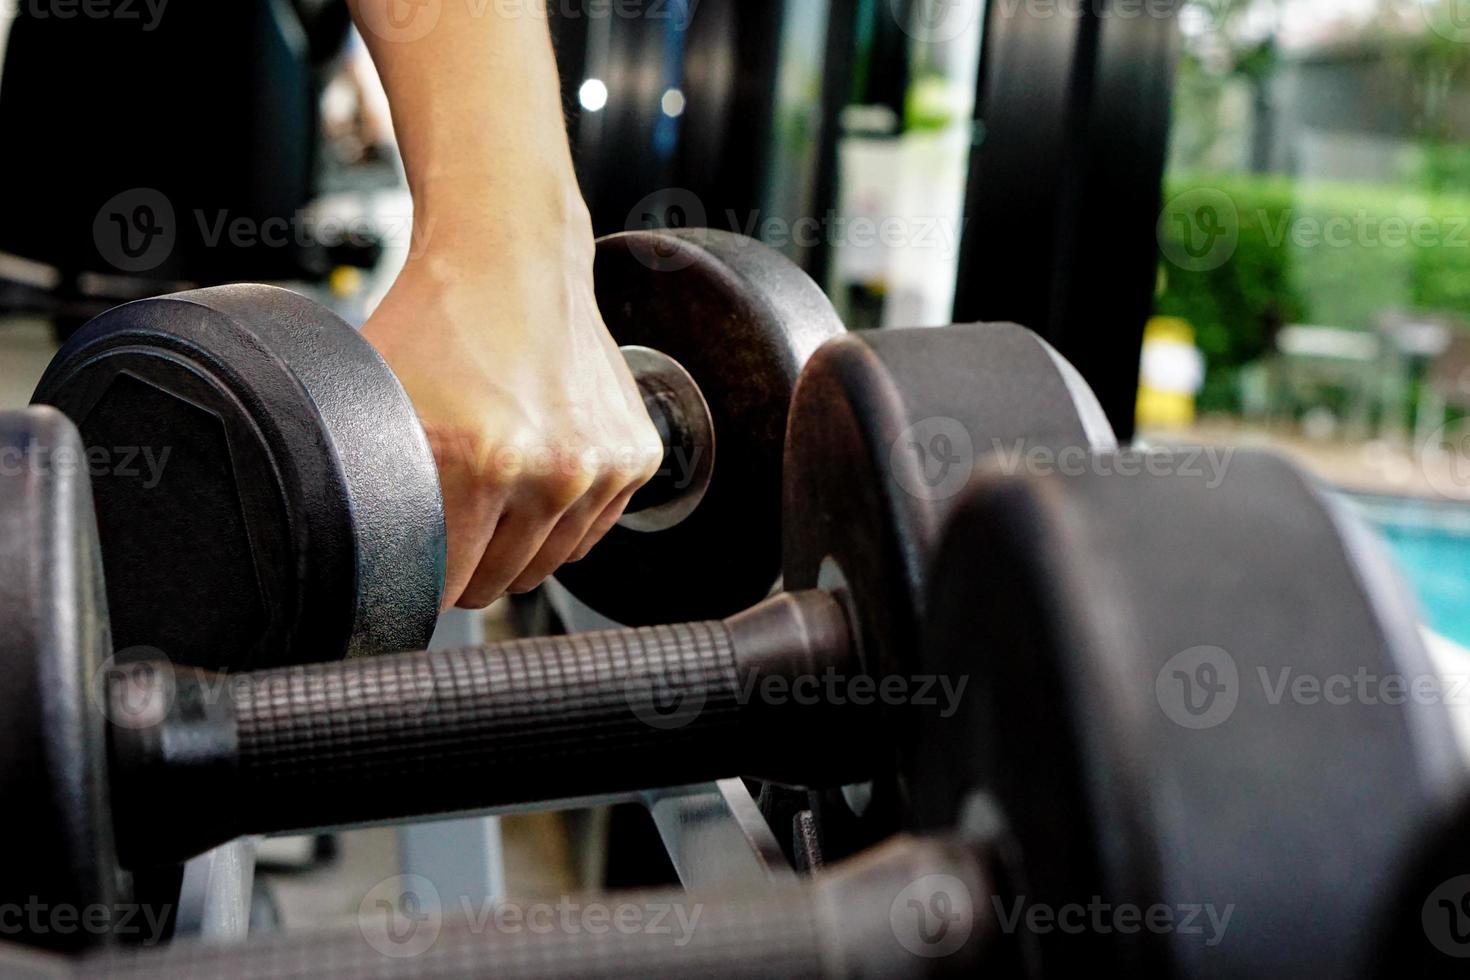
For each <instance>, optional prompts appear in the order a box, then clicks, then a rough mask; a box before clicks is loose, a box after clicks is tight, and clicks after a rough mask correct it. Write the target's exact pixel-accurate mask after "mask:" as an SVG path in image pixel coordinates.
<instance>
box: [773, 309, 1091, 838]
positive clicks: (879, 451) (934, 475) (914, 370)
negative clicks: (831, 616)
mask: <svg viewBox="0 0 1470 980" xmlns="http://www.w3.org/2000/svg"><path fill="white" fill-rule="evenodd" d="M1115 445H1116V444H1115V442H1114V437H1113V433H1112V429H1111V428H1110V427H1109V426H1108V422H1107V419H1106V417H1105V416H1104V415H1103V413H1102V409H1101V408H1100V407H1099V406H1098V404H1097V400H1096V399H1095V398H1094V397H1093V395H1092V393H1091V391H1090V390H1089V389H1088V388H1087V385H1086V383H1085V382H1084V381H1083V380H1082V378H1081V377H1080V376H1079V375H1078V374H1077V373H1076V371H1075V370H1073V368H1072V367H1071V365H1069V364H1067V362H1066V361H1065V360H1063V359H1062V358H1061V356H1060V355H1058V354H1057V353H1056V351H1054V350H1053V349H1052V348H1051V347H1050V345H1048V344H1047V343H1046V342H1045V341H1044V340H1042V339H1041V338H1040V337H1038V336H1036V335H1035V334H1033V333H1031V332H1030V331H1028V330H1025V329H1024V328H1022V327H1018V326H1015V325H1014V324H975V325H967V326H954V327H946V328H942V329H920V330H884V331H877V332H868V333H853V334H849V335H847V336H846V337H843V338H842V339H840V340H836V341H833V342H832V343H830V344H828V345H827V346H825V347H824V348H822V350H820V351H819V352H818V353H817V355H816V356H815V357H814V358H813V359H812V361H811V363H810V364H809V365H808V367H807V370H806V373H805V374H804V375H803V376H802V378H801V382H800V384H799V385H798V386H797V390H796V396H795V400H794V402H793V404H792V410H791V429H790V439H789V443H788V447H787V458H786V471H787V484H786V501H785V525H786V531H785V551H786V554H785V584H786V587H787V588H788V589H792V590H797V589H809V588H815V587H818V586H822V587H829V588H831V587H837V588H843V589H845V590H846V591H847V592H848V593H849V594H850V596H851V598H852V601H853V606H854V608H855V610H856V614H857V616H858V617H859V619H860V621H861V629H862V638H863V639H862V642H863V647H864V654H865V657H866V660H867V667H868V670H869V671H870V672H875V673H876V675H877V676H880V677H884V676H890V675H897V676H900V677H905V678H912V677H913V674H914V649H915V638H916V637H917V636H918V633H919V624H920V623H922V622H923V617H924V608H925V596H926V595H927V594H928V592H929V589H928V584H927V581H928V575H927V573H928V562H929V560H930V558H931V557H932V554H933V551H934V549H935V548H936V547H937V544H938V535H939V531H940V528H941V527H942V526H943V522H944V518H945V516H946V515H947V514H948V512H949V510H950V507H951V506H952V505H953V503H954V501H955V500H956V499H957V497H958V496H959V494H960V492H961V491H962V490H963V489H964V487H965V486H966V485H967V484H968V482H969V478H970V476H971V474H972V473H973V472H974V469H975V467H976V466H977V465H980V464H981V463H982V462H983V460H984V459H985V458H986V457H987V456H988V455H990V454H992V453H995V452H1000V453H1003V454H1012V458H1013V459H1014V460H1015V464H1016V465H1020V464H1021V463H1022V462H1024V461H1025V460H1028V459H1041V460H1044V459H1052V460H1055V459H1057V458H1058V457H1059V456H1060V455H1061V454H1062V453H1064V452H1071V453H1073V454H1076V455H1084V454H1088V453H1090V452H1091V451H1092V450H1093V449H1107V448H1112V447H1114V446H1115ZM1017 454H1019V455H1017ZM885 749H888V750H891V746H888V747H875V750H876V751H879V752H883V751H884V750H885ZM882 768H884V769H886V768H887V767H882ZM895 788H896V787H891V786H886V785H883V784H881V783H880V784H878V785H875V786H874V787H873V791H874V794H875V796H874V798H873V800H872V802H871V803H870V804H869V810H867V811H865V812H866V814H867V816H868V819H867V820H866V821H864V822H863V825H858V826H852V827H850V828H848V829H847V830H844V828H843V820H844V818H845V817H850V816H852V815H851V814H845V813H843V812H842V810H843V806H842V804H840V803H839V804H838V805H837V806H836V807H835V808H827V809H826V810H825V812H824V813H823V814H822V815H823V820H822V832H823V834H824V836H825V838H826V840H825V841H824V844H825V845H826V847H827V848H828V849H829V851H831V852H833V853H834V854H835V855H836V856H841V855H842V854H843V853H846V852H849V851H853V850H858V849H861V848H863V847H865V846H867V845H869V844H871V843H872V842H873V841H874V840H877V839H881V838H883V837H885V836H887V835H888V834H890V833H892V832H893V830H894V829H896V828H895V826H893V824H892V821H893V819H894V815H895V814H896V812H897V811H898V810H899V809H901V807H900V806H899V801H898V800H896V799H895V798H894V797H895V794H894V793H893V792H892V790H894V789H895ZM849 834H850V835H851V839H847V840H844V839H843V837H844V836H846V835H849Z"/></svg>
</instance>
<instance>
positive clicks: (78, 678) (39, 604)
mask: <svg viewBox="0 0 1470 980" xmlns="http://www.w3.org/2000/svg"><path fill="white" fill-rule="evenodd" d="M111 652H112V650H111V644H110V641H109V638H108V629H107V599H106V596H105V595H104V594H103V586H102V565H101V561H100V558H99V554H98V548H97V534H96V527H95V521H94V518H93V516H92V493H91V488H90V486H89V481H88V479H87V471H86V463H85V456H84V455H83V451H82V442H81V439H80V438H79V437H78V436H77V433H76V430H75V429H74V428H73V426H72V424H71V423H70V422H68V421H67V419H66V417H65V416H63V415H62V414H61V413H59V412H56V411H53V410H52V409H47V408H33V409H29V410H27V411H23V412H6V413H3V414H0V658H3V662H4V664H5V677H4V681H3V682H0V745H3V746H4V751H3V752H0V800H3V802H4V805H3V806H0V839H3V840H4V842H5V846H4V856H3V857H0V907H3V908H5V909H6V910H9V911H8V912H7V922H6V926H7V928H8V929H20V930H22V931H23V933H24V936H23V938H24V940H25V941H26V942H28V943H32V944H35V945H38V946H44V947H47V948H51V949H58V950H75V949H80V948H82V947H85V946H88V945H93V944H96V943H98V942H101V941H102V939H103V938H104V936H105V935H106V931H105V930H99V929H97V928H95V925H94V927H93V928H91V929H84V928H81V924H82V922H83V921H84V920H83V918H82V916H83V914H84V912H85V914H90V915H93V916H94V918H93V919H92V920H91V921H92V922H93V923H94V924H95V922H96V921H97V920H96V918H95V916H96V914H97V913H96V911H95V910H96V909H97V908H99V907H101V908H104V909H106V910H107V915H108V916H110V915H111V914H112V913H113V912H115V911H116V908H117V904H116V903H117V900H118V895H119V891H120V889H119V885H120V882H119V876H118V872H117V865H116V857H115V852H114V850H113V846H112V825H111V821H110V819H109V815H108V808H107V770H106V764H107V759H106V741H105V737H106V733H105V732H104V731H103V723H102V714H101V712H100V711H99V710H97V707H96V702H94V701H93V700H92V699H93V688H92V683H93V680H94V678H95V677H96V675H97V671H98V670H99V669H101V668H102V666H103V665H104V663H105V662H106V659H107V658H108V657H109V656H110V655H111ZM33 907H34V909H35V910H36V913H35V916H34V917H33V916H32V915H31V913H30V912H29V911H28V910H29V909H32V908H33ZM85 910H92V911H90V912H86V911H85ZM57 912H60V913H61V914H62V916H64V917H66V916H69V918H60V919H58V918H54V917H53V913H57ZM33 922H39V923H40V924H41V928H39V929H36V928H34V927H33V926H32V923H33Z"/></svg>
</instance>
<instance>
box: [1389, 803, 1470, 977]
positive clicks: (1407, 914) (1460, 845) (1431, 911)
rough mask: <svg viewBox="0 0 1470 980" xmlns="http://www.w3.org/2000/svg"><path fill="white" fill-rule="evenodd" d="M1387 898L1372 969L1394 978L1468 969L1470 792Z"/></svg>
mask: <svg viewBox="0 0 1470 980" xmlns="http://www.w3.org/2000/svg"><path fill="white" fill-rule="evenodd" d="M1388 898H1389V901H1388V902H1386V903H1385V906H1384V914H1383V916H1382V919H1381V921H1382V923H1383V930H1382V932H1383V941H1382V943H1381V944H1380V945H1379V947H1378V952H1377V955H1376V957H1375V959H1374V961H1373V968H1372V969H1371V970H1370V971H1369V973H1368V975H1370V976H1372V977H1375V978H1381V980H1393V978H1396V977H1406V976H1408V977H1416V978H1419V980H1432V978H1438V977H1444V978H1448V977H1465V976H1466V975H1470V797H1466V799H1465V801H1464V802H1463V803H1462V804H1461V805H1460V807H1459V808H1458V809H1457V810H1456V811H1455V813H1454V815H1453V816H1452V817H1451V818H1450V819H1449V820H1447V821H1445V823H1444V825H1443V826H1441V827H1439V828H1437V829H1436V832H1435V833H1434V834H1433V835H1432V836H1431V837H1429V838H1428V843H1427V844H1426V846H1424V847H1423V848H1422V852H1421V856H1420V858H1419V860H1418V861H1416V862H1414V865H1413V868H1412V869H1411V870H1410V871H1409V872H1408V873H1407V874H1405V875H1404V878H1403V884H1402V885H1401V886H1400V887H1399V888H1398V889H1396V890H1395V891H1394V892H1392V893H1391V894H1390V895H1389V896H1388Z"/></svg>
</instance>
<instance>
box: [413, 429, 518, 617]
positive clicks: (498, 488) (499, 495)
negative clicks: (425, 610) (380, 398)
mask: <svg viewBox="0 0 1470 980" xmlns="http://www.w3.org/2000/svg"><path fill="white" fill-rule="evenodd" d="M469 443H470V440H468V439H465V438H462V437H457V436H455V435H451V434H445V433H443V432H438V431H433V430H431V431H429V444H430V446H431V447H432V449H433V452H434V457H435V460H436V461H437V463H438V467H439V483H440V488H441V490H442V492H443V496H444V530H445V534H446V537H447V540H448V544H449V548H448V554H447V556H446V564H445V569H444V599H443V604H442V608H441V609H440V612H444V611H447V610H449V609H452V608H453V607H454V606H455V605H457V604H458V603H459V602H460V600H461V597H462V596H463V595H464V592H465V589H466V588H468V587H469V584H470V580H471V579H472V578H473V577H474V575H475V573H476V571H477V570H478V568H479V566H480V564H481V560H482V558H483V557H484V554H485V549H486V548H487V547H489V545H490V541H491V540H492V539H493V538H494V537H495V535H496V533H497V532H498V530H499V525H500V521H501V516H502V513H503V511H504V509H505V502H506V499H507V496H508V488H507V487H505V486H503V485H497V484H496V482H495V481H493V480H490V479H487V477H486V471H485V468H484V467H483V466H481V465H479V464H478V454H476V453H475V452H474V451H473V448H472V447H469Z"/></svg>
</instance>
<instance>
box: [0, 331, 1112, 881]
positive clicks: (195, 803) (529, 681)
mask: <svg viewBox="0 0 1470 980" xmlns="http://www.w3.org/2000/svg"><path fill="white" fill-rule="evenodd" d="M952 330H953V332H954V333H955V334H956V336H957V338H959V339H958V340H957V341H956V343H954V344H952V345H949V346H948V347H947V348H946V349H945V353H946V354H947V356H949V357H952V358H959V359H963V360H966V361H968V362H970V363H973V364H982V363H986V362H988V361H990V360H991V359H992V358H995V357H1001V356H1010V354H1011V352H1012V350H1013V348H1014V347H1015V345H1016V344H1017V342H1018V341H1017V336H1018V333H1019V330H1018V328H1015V327H1007V326H1002V327H984V326H973V327H957V328H952ZM908 336H909V339H910V342H914V343H919V342H928V338H927V335H921V334H917V333H916V334H911V335H908ZM1037 366H1040V368H1041V369H1042V370H1043V372H1044V373H1052V374H1054V373H1055V372H1056V370H1057V368H1056V366H1055V364H1054V363H1053V362H1052V361H1051V360H1049V359H1038V360H1033V361H1030V362H1020V361H1018V363H1016V364H1015V366H1014V370H1015V371H1016V373H1017V374H1018V375H1020V374H1025V373H1027V372H1029V371H1031V370H1032V369H1033V368H1035V367H1037ZM1005 395H1006V397H1008V398H1010V397H1014V396H1015V395H1016V393H1015V392H1012V391H1009V390H1007V391H1006V392H1005ZM1056 396H1057V391H1056V390H1055V389H1053V388H1050V387H1047V386H1046V385H1045V384H1042V383H1040V382H1038V383H1037V384H1036V385H1033V386H1031V387H1030V388H1029V391H1023V392H1022V397H1030V398H1034V399H1036V400H1037V403H1036V404H1035V405H1034V406H1033V408H1034V414H1035V415H1036V416H1038V417H1045V418H1048V419H1051V420H1055V419H1056V418H1058V417H1060V416H1061V415H1064V414H1065V413H1066V412H1068V411H1074V410H1076V409H1074V407H1073V406H1071V405H1070V403H1069V404H1067V405H1062V406H1058V405H1055V404H1053V403H1052V402H1053V399H1054V398H1055V397H1056ZM990 397H991V395H990V394H989V393H988V392H987V391H986V390H985V389H983V388H980V389H976V390H975V391H972V392H970V393H968V396H967V403H966V405H965V406H964V407H965V411H964V412H963V413H961V417H963V418H969V419H974V420H983V419H985V418H986V415H987V413H986V412H985V411H984V410H983V409H982V408H981V407H980V406H982V405H984V404H985V402H986V401H987V399H989V398H990ZM1084 401H1085V399H1084ZM957 411H958V409H957ZM1006 419H1007V420H1008V424H1014V425H1017V426H1019V427H1020V428H1019V429H1017V430H1016V431H1015V432H1003V431H1002V430H1001V429H999V428H997V427H993V428H991V429H987V430H986V431H987V432H993V433H995V434H996V435H997V437H1000V436H1005V437H1007V438H1022V437H1024V435H1025V433H1026V431H1027V430H1026V426H1027V424H1028V413H1026V412H1023V411H1016V412H1015V413H1014V414H1012V415H1008V416H1006ZM1048 426H1049V431H1050V432H1052V433H1055V434H1058V435H1057V436H1055V437H1056V438H1062V437H1064V436H1065V434H1067V433H1076V432H1080V431H1082V429H1081V427H1080V426H1072V427H1068V426H1065V425H1062V424H1060V423H1059V422H1055V421H1052V422H1049V423H1048ZM1051 448H1052V449H1054V450H1060V449H1062V448H1064V446H1063V445H1062V444H1061V443H1054V444H1052V446H1051ZM868 449H869V447H865V446H862V445H860V444H855V445H853V446H852V447H851V451H852V452H854V453H862V452H866V451H868ZM883 451H884V452H885V453H886V452H887V448H886V447H884V450H883ZM873 518H874V519H876V520H886V519H888V518H887V517H886V516H885V515H882V514H877V513H875V514H874V515H873ZM896 519H903V515H901V514H900V515H897V517H896ZM833 533H834V534H837V535H841V536H844V537H850V536H854V535H878V534H880V533H881V530H880V529H872V528H860V527H856V526H851V525H849V526H842V527H833ZM837 593H838V594H837V595H835V596H834V595H832V594H828V593H825V592H810V593H806V594H802V595H784V596H781V597H778V598H776V599H774V600H771V601H770V602H768V603H765V604H763V605H760V606H757V607H755V608H754V609H752V610H751V611H749V612H746V613H742V614H739V615H737V616H736V617H734V618H733V619H731V620H729V621H728V622H723V623H722V622H706V623H694V624H686V625H682V626H663V627H652V628H646V629H643V630H628V631H618V632H612V633H602V634H590V635H578V636H573V637H565V638H554V639H540V640H526V641H519V642H515V643H509V644H502V645H498V646H493V647H489V648H485V649H479V650H462V651H454V652H445V651H436V652H432V653H428V654H409V655H401V656H392V657H383V658H377V659H371V658H368V659H356V660H352V661H348V662H347V663H339V664H321V665H316V666H309V667H286V668H274V669H269V670H265V671H258V672H255V673H249V674H240V675H236V676H233V677H224V676H221V675H216V674H210V673H207V672H203V671H199V670H187V669H183V668H177V667H175V666H172V665H170V664H166V663H157V664H153V663H142V664H135V665H131V666H130V667H126V668H125V669H121V670H119V671H116V672H114V673H113V674H112V675H111V680H110V682H109V686H108V691H107V694H106V697H105V698H103V697H101V696H100V695H99V700H101V701H104V702H105V706H106V707H105V712H106V714H107V715H108V716H109V717H110V718H111V719H112V721H113V722H114V724H113V725H112V726H111V729H110V748H109V752H110V757H111V762H112V772H111V775H112V780H111V801H110V803H111V807H112V810H111V813H112V821H111V822H112V824H113V825H114V826H115V827H117V828H118V834H119V842H118V850H119V853H120V854H121V857H122V861H121V863H122V865H123V866H125V867H130V868H139V867H150V866H155V865H161V864H166V863H168V862H170V861H174V860H178V859H182V858H185V857H189V856H191V855H192V854H196V853H198V852H200V851H202V850H204V849H206V848H207V847H209V846H211V845H213V844H217V843H220V842H222V841H225V840H229V839H231V838H233V837H236V836H239V835H241V834H245V833H254V832H271V831H284V830H287V829H309V828H315V827H322V826H329V825H334V824H347V823H357V822H361V821H364V820H375V819H392V818H399V817H402V818H407V817H414V816H424V815H432V814H440V813H449V812H455V811H460V810H468V809H477V808H478V809H483V808H488V807H495V806H505V805H511V804H518V803H530V802H534V801H540V800H545V799H548V798H565V797H570V796H583V795H587V794H593V793H617V792H620V791H633V790H642V789H652V788H656V787H660V786H677V785H680V784H684V783H692V782H697V781H707V780H711V779H716V778H720V777H725V776H734V775H740V774H742V773H746V774H750V775H754V776H764V777H768V778H771V779H773V780H777V781H781V782H789V783H793V784H797V785H831V786H834V787H835V786H840V785H843V784H846V783H852V782H859V781H862V780H865V779H869V778H872V775H873V773H872V772H871V771H870V766H869V764H868V762H869V760H870V758H877V756H876V754H874V753H872V752H868V751H866V750H865V749H864V748H863V746H864V745H865V744H866V740H867V739H868V738H869V737H871V736H873V735H874V732H873V729H872V726H871V725H870V724H869V716H870V712H869V711H868V710H867V709H866V708H862V707H856V709H855V706H854V705H852V704H844V705H842V706H841V707H833V706H829V705H824V704H822V703H820V699H818V703H811V698H810V697H806V698H799V697H796V696H793V697H789V698H787V699H786V700H785V701H784V702H783V703H779V704H772V703H766V700H765V699H764V698H763V696H755V694H753V693H752V692H757V693H758V692H759V691H762V690H764V689H759V688H755V687H753V686H752V685H758V684H761V683H765V682H767V681H770V682H772V683H776V684H787V685H791V686H792V687H794V685H795V683H797V682H799V681H801V680H803V679H806V678H824V677H825V676H827V675H829V674H830V676H832V677H836V678H840V679H851V678H855V677H857V676H860V675H862V674H863V670H864V667H863V664H862V663H861V657H860V655H859V653H858V651H856V650H855V649H854V646H853V644H852V642H851V635H850V630H849V626H848V623H849V620H848V616H847V614H846V612H845V611H844V609H843V606H844V604H849V603H850V604H851V605H853V606H855V607H856V608H861V607H862V606H863V605H864V604H865V603H866V601H868V600H867V597H866V596H864V595H863V594H862V593H860V592H849V591H847V590H841V589H839V590H837ZM884 648H885V649H897V648H898V644H896V643H889V644H886V645H885V646H884ZM78 670H80V671H81V672H82V673H83V674H84V675H86V676H91V675H90V673H89V672H88V671H87V670H85V669H83V668H81V667H79V668H78ZM797 693H799V692H796V691H794V690H793V695H795V694H797ZM670 704H672V709H671V710H670V709H669V708H668V707H667V706H668V705H670ZM854 709H855V710H854ZM833 745H837V746H840V747H841V748H842V749H843V751H841V752H839V753H836V754H835V755H834V753H832V752H831V751H830V747H831V746H833ZM645 749H646V750H647V751H640V750H645ZM470 774H473V775H472V777H471V776H470ZM159 800H188V801H189V805H188V806H169V807H159V806H158V801H159ZM98 819H100V820H103V821H105V820H106V819H107V818H106V816H105V814H104V815H101V816H99V817H98ZM52 857H53V858H54V859H55V860H57V861H59V862H67V861H70V860H71V859H72V857H74V855H67V854H64V853H57V854H54V855H52ZM86 860H87V861H91V860H92V857H91V856H90V855H87V856H86ZM109 860H110V859H109ZM102 863H103V864H104V866H105V865H107V864H108V863H109V861H103V862H102ZM3 887H4V875H3V872H0V888H3ZM3 898H4V895H3V894H0V899H3Z"/></svg>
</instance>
